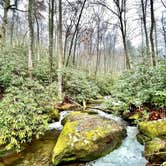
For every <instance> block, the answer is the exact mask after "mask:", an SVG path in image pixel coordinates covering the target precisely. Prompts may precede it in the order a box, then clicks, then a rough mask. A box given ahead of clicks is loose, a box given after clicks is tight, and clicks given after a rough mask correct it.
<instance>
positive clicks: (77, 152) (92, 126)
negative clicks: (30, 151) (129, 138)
mask: <svg viewBox="0 0 166 166" xmlns="http://www.w3.org/2000/svg"><path fill="white" fill-rule="evenodd" d="M125 136H126V129H125V128H124V127H123V126H120V125H119V124H117V123H116V122H115V121H113V120H108V119H104V118H102V117H100V116H98V115H89V114H87V113H81V112H74V113H71V114H69V116H68V117H67V119H66V123H65V125H64V128H63V130H62V132H61V134H60V136H59V138H58V141H57V143H56V145H55V147H54V150H53V155H52V162H53V165H58V164H59V163H65V162H71V161H75V160H77V161H91V160H94V159H97V158H99V157H101V156H104V155H106V154H108V153H109V152H111V151H112V150H114V149H115V148H117V147H118V146H119V145H120V144H121V141H122V140H123V139H124V138H125Z"/></svg>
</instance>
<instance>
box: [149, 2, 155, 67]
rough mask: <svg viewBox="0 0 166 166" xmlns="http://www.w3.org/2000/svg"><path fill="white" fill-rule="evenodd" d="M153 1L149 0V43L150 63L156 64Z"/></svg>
mask: <svg viewBox="0 0 166 166" xmlns="http://www.w3.org/2000/svg"><path fill="white" fill-rule="evenodd" d="M153 5H154V1H153V0H150V12H151V28H150V43H151V56H152V64H153V66H156V57H155V45H154V30H155V17H154V6H153Z"/></svg>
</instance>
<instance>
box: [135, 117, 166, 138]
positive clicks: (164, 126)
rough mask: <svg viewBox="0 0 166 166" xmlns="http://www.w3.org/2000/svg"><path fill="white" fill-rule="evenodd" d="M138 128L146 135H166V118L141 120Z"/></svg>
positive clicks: (152, 136)
mask: <svg viewBox="0 0 166 166" xmlns="http://www.w3.org/2000/svg"><path fill="white" fill-rule="evenodd" d="M138 128H139V130H140V132H141V133H143V134H144V135H146V136H148V137H150V138H155V137H164V136H166V118H165V119H160V120H157V121H148V122H140V123H139V124H138Z"/></svg>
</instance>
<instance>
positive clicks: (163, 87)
mask: <svg viewBox="0 0 166 166" xmlns="http://www.w3.org/2000/svg"><path fill="white" fill-rule="evenodd" d="M113 94H115V96H116V97H118V98H119V99H121V100H122V101H125V102H126V103H130V104H131V103H132V104H134V105H136V106H140V105H142V104H143V103H153V104H156V105H158V106H162V107H163V106H166V97H165V96H166V63H161V64H160V65H158V66H156V67H149V68H148V67H145V66H139V67H138V68H136V69H135V70H131V71H129V72H127V73H125V74H123V75H122V77H121V78H120V79H119V81H118V82H117V83H116V85H115V86H114V87H113Z"/></svg>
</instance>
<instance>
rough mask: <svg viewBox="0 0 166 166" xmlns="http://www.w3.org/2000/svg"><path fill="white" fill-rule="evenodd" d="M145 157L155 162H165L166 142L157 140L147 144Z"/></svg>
mask: <svg viewBox="0 0 166 166" xmlns="http://www.w3.org/2000/svg"><path fill="white" fill-rule="evenodd" d="M145 157H146V158H147V159H148V160H150V161H152V162H154V161H155V160H156V159H157V160H160V161H164V160H165V159H166V141H164V140H161V139H159V138H155V139H153V140H152V141H148V142H147V143H146V144H145Z"/></svg>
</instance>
